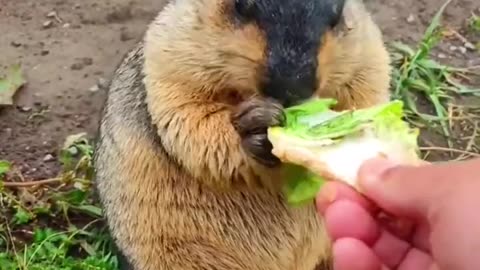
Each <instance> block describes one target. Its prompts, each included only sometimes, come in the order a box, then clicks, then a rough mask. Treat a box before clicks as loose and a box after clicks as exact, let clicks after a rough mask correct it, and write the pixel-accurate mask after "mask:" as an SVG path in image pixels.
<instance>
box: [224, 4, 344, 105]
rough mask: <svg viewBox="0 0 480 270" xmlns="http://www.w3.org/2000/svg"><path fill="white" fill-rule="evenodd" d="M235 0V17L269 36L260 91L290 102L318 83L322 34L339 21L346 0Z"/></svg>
mask: <svg viewBox="0 0 480 270" xmlns="http://www.w3.org/2000/svg"><path fill="white" fill-rule="evenodd" d="M227 1H234V12H233V13H232V16H233V20H234V21H236V22H237V23H238V24H239V27H241V25H242V24H247V23H255V24H256V25H257V26H258V28H259V29H260V31H261V32H262V33H263V34H264V37H265V39H266V48H265V49H266V52H265V54H266V55H265V56H266V59H265V60H266V63H265V64H266V70H265V71H266V74H265V76H264V80H263V81H262V82H261V84H260V88H261V92H262V93H264V94H265V95H267V96H270V97H274V98H276V99H278V100H279V101H281V102H282V103H284V105H291V104H293V103H296V102H298V101H300V100H303V99H306V98H309V97H311V96H312V95H313V93H314V92H315V90H316V89H317V87H318V81H319V78H318V72H317V69H318V68H321V67H319V66H318V57H317V55H318V54H319V50H320V46H321V45H322V44H321V40H322V37H323V35H324V34H325V33H326V32H327V31H329V30H330V29H331V28H333V27H334V26H335V25H336V24H337V23H338V21H339V18H340V16H341V11H342V9H343V5H344V0H227Z"/></svg>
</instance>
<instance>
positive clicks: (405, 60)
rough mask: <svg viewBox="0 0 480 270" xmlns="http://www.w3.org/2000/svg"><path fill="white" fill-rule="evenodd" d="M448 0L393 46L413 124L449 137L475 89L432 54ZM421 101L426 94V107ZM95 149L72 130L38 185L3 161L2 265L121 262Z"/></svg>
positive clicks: (74, 267) (108, 265)
mask: <svg viewBox="0 0 480 270" xmlns="http://www.w3.org/2000/svg"><path fill="white" fill-rule="evenodd" d="M449 2H450V1H449ZM449 2H447V3H446V4H445V5H444V6H442V7H441V8H440V10H439V12H438V13H437V14H436V16H435V17H434V18H433V20H432V22H431V24H430V25H429V27H428V28H427V29H426V31H425V34H424V36H423V38H422V40H420V42H419V44H418V45H417V46H416V47H415V48H412V47H410V46H408V45H406V44H402V43H394V44H392V48H391V49H392V51H391V54H392V58H393V60H394V61H393V63H394V66H395V69H394V73H393V79H392V91H393V98H395V99H401V100H403V101H404V102H405V104H406V110H407V112H408V114H407V116H406V117H407V119H408V120H409V121H410V122H411V123H412V124H415V125H419V126H425V125H431V126H437V127H438V128H439V130H440V131H441V133H443V134H444V135H445V137H446V138H447V139H448V138H451V135H452V127H451V118H450V114H451V113H450V111H449V106H450V105H451V104H455V102H456V97H459V96H460V97H461V96H480V91H479V90H476V89H471V88H469V87H467V86H465V85H464V84H463V83H462V80H464V79H465V78H467V75H468V74H472V71H471V70H467V69H464V68H455V67H451V66H448V65H445V64H442V63H439V62H438V61H435V60H434V59H432V58H431V55H432V50H434V49H435V47H436V45H438V44H439V42H441V40H442V27H441V15H442V13H443V10H444V9H445V7H446V6H447V4H448V3H449ZM472 18H473V19H470V21H469V22H470V24H469V25H470V27H471V28H472V29H475V28H476V27H477V26H478V17H472ZM420 101H427V103H428V104H427V105H428V106H427V108H425V106H423V105H422V106H420V105H419V104H420V103H421V102H420ZM475 109H476V110H478V108H475ZM478 114H480V110H478V112H477V115H478ZM449 142H450V140H449ZM92 155H93V145H92V144H91V143H90V142H89V141H88V140H86V139H84V137H83V136H73V137H70V138H69V139H68V142H67V143H66V145H65V147H63V149H62V150H61V151H60V153H59V157H60V158H59V160H60V164H59V165H61V166H62V169H63V170H62V173H61V174H60V175H59V176H58V177H57V178H54V179H46V180H42V181H40V182H35V183H37V185H35V183H34V182H28V179H27V180H26V179H23V176H22V175H21V174H20V173H19V172H18V171H17V169H16V167H15V164H10V163H9V162H7V161H0V266H1V267H0V269H2V270H37V269H38V270H40V269H42V270H43V269H46V270H50V269H51V270H53V269H61V270H90V269H91V270H93V269H98V270H114V269H118V262H117V258H116V257H115V256H114V255H113V254H112V243H111V240H110V238H109V236H108V234H107V233H106V228H105V223H104V220H103V218H102V211H101V209H100V208H99V205H98V203H97V202H95V201H94V199H93V198H94V196H93V191H92V177H93V169H92Z"/></svg>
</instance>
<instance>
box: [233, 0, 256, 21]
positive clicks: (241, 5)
mask: <svg viewBox="0 0 480 270" xmlns="http://www.w3.org/2000/svg"><path fill="white" fill-rule="evenodd" d="M234 1H235V13H237V14H238V16H241V17H243V19H247V20H248V19H251V18H252V17H253V12H254V9H255V0H234Z"/></svg>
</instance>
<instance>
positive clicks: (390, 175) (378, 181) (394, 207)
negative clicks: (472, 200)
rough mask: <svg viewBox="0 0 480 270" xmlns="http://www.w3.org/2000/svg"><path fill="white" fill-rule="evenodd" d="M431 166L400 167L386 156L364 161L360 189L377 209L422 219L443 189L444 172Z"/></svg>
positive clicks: (360, 175) (444, 184)
mask: <svg viewBox="0 0 480 270" xmlns="http://www.w3.org/2000/svg"><path fill="white" fill-rule="evenodd" d="M442 171H443V170H439V168H436V167H435V166H434V165H423V166H419V167H414V166H401V165H398V166H397V165H396V164H394V163H392V162H391V161H389V160H386V159H374V160H370V161H367V162H366V163H365V164H364V165H363V166H362V167H361V168H360V171H359V183H358V184H359V189H360V191H361V192H362V193H363V194H364V195H365V196H366V197H368V198H369V199H370V200H372V201H373V202H375V203H376V204H377V205H378V206H379V207H380V208H382V209H384V210H385V211H386V212H389V213H391V214H393V215H396V216H398V217H404V218H410V219H414V220H424V219H426V218H427V217H428V211H429V209H430V208H431V206H432V203H435V202H438V198H439V197H440V199H441V196H442V194H443V192H444V191H445V190H446V189H445V186H446V182H447V181H445V179H446V177H445V175H442Z"/></svg>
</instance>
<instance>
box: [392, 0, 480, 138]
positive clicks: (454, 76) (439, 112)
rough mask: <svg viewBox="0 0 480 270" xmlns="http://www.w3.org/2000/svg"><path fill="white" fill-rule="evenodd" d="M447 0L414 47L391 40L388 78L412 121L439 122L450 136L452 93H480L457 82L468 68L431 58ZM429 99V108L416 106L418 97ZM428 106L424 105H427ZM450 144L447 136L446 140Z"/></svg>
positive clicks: (433, 123)
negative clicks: (390, 64) (391, 63)
mask: <svg viewBox="0 0 480 270" xmlns="http://www.w3.org/2000/svg"><path fill="white" fill-rule="evenodd" d="M450 2H451V1H447V2H446V3H445V4H444V5H443V6H442V7H441V8H440V10H439V11H438V12H437V14H436V15H435V16H434V18H433V20H432V21H431V24H430V25H429V26H428V28H427V29H426V31H425V33H424V36H423V38H422V40H421V41H420V43H419V44H418V46H417V47H416V48H411V47H410V46H408V45H406V44H403V43H400V42H395V43H393V44H392V46H391V49H392V59H393V63H394V65H395V69H394V72H393V79H392V88H393V98H395V99H401V100H403V101H404V102H405V104H406V107H407V108H406V109H407V118H408V119H409V120H410V121H411V122H412V123H415V124H416V123H419V122H421V124H423V125H427V126H437V125H438V124H439V125H440V126H441V129H442V131H443V133H444V135H445V136H446V137H447V138H450V137H451V127H450V126H449V122H450V121H449V120H450V119H449V111H448V105H449V104H453V103H454V102H455V97H456V96H457V97H458V96H462V95H473V96H478V97H480V89H471V88H469V87H467V86H466V85H464V84H462V83H461V79H465V78H467V77H466V74H468V73H472V70H469V69H466V68H456V67H451V66H448V65H445V64H441V63H439V62H438V61H436V60H434V59H432V58H431V52H432V50H433V49H434V48H435V47H436V46H437V45H438V44H439V42H440V41H441V39H442V36H443V31H442V30H443V29H442V27H441V16H442V14H443V12H444V10H445V8H446V7H447V5H448V4H449V3H450ZM421 99H424V100H427V101H428V103H429V105H430V106H429V108H430V109H431V110H432V112H429V111H426V110H422V109H421V108H419V106H418V104H419V100H421ZM427 109H428V108H427ZM448 143H449V146H450V147H452V142H451V140H448Z"/></svg>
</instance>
